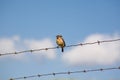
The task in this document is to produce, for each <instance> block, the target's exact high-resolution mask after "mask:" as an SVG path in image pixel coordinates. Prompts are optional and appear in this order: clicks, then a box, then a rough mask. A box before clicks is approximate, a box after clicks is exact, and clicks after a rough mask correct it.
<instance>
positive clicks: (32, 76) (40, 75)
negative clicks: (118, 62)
mask: <svg viewBox="0 0 120 80" xmlns="http://www.w3.org/2000/svg"><path fill="white" fill-rule="evenodd" d="M115 69H116V70H118V69H120V66H119V67H112V68H100V69H90V70H89V69H88V70H85V69H84V70H81V71H68V72H56V73H47V74H38V75H30V76H24V77H18V78H10V79H9V80H18V79H27V78H34V77H42V76H52V75H53V76H56V75H62V74H63V75H64V74H68V75H70V74H74V73H87V72H97V71H106V70H115Z"/></svg>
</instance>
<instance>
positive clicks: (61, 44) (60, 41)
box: [56, 35, 66, 52]
mask: <svg viewBox="0 0 120 80" xmlns="http://www.w3.org/2000/svg"><path fill="white" fill-rule="evenodd" d="M56 43H57V45H58V46H59V47H61V49H62V52H64V47H65V46H66V44H65V41H64V39H63V38H62V35H57V36H56Z"/></svg>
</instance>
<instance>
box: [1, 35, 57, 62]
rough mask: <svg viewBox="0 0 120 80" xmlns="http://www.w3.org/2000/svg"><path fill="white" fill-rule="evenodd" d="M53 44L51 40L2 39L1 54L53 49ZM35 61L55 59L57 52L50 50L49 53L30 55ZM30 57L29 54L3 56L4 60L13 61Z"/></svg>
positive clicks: (39, 52)
mask: <svg viewBox="0 0 120 80" xmlns="http://www.w3.org/2000/svg"><path fill="white" fill-rule="evenodd" d="M53 46H54V45H53V43H52V41H51V40H50V39H48V38H46V39H42V40H36V39H21V38H20V37H19V36H13V37H10V38H8V37H4V38H0V54H5V53H9V52H15V51H23V50H30V49H40V48H47V47H53ZM30 56H32V57H33V58H34V59H39V60H40V59H54V58H55V57H56V54H55V50H48V51H37V52H33V53H32V54H30ZM30 56H28V54H17V55H10V56H1V57H2V58H6V57H7V58H8V57H9V58H12V59H20V60H22V59H25V58H26V59H27V58H29V57H30Z"/></svg>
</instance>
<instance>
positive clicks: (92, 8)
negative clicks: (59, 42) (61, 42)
mask: <svg viewBox="0 0 120 80" xmlns="http://www.w3.org/2000/svg"><path fill="white" fill-rule="evenodd" d="M119 4H120V1H119V0H0V48H1V50H0V51H1V52H0V53H7V52H14V51H21V50H26V49H36V48H44V47H53V46H56V41H55V38H56V35H57V34H61V35H63V37H64V39H65V42H66V44H67V45H70V44H77V43H78V42H90V41H97V40H99V39H100V40H107V39H116V38H120V5H119ZM118 44H119V42H118V43H117V42H116V43H111V44H104V45H100V46H98V45H96V46H92V47H89V46H88V47H84V48H82V49H79V48H78V47H74V48H65V52H64V53H61V51H60V50H59V49H57V50H50V51H47V52H44V51H43V52H36V53H38V54H29V53H26V54H18V55H9V56H1V57H0V80H8V79H9V78H11V77H13V78H14V77H21V76H27V75H28V76H29V75H34V74H38V73H51V72H61V71H69V70H70V71H74V70H83V69H94V68H101V67H116V66H120V59H119V56H120V51H119V48H120V46H119V45H118ZM113 45H114V46H113ZM92 49H93V50H92ZM87 51H88V52H89V54H88V53H87ZM92 51H93V52H92ZM95 51H98V52H97V55H99V56H97V55H96V53H95ZM73 53H75V54H73ZM108 53H109V54H108ZM76 55H79V56H80V58H79V57H77V56H76ZM89 55H91V56H89ZM84 56H87V57H84ZM93 56H95V57H97V58H98V59H97V58H95V57H93ZM85 58H86V59H85ZM118 74H120V71H118V70H116V71H115V70H114V71H105V72H93V73H86V74H73V75H69V76H66V75H62V76H55V77H52V76H51V77H50V76H49V77H41V78H33V79H37V80H48V79H50V80H57V79H59V78H60V79H61V78H62V80H63V78H65V79H66V80H70V78H74V79H75V80H101V79H103V80H115V79H116V80H118V79H120V76H119V75H118ZM67 78H68V79H67ZM33 79H27V80H33Z"/></svg>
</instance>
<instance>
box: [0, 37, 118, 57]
mask: <svg viewBox="0 0 120 80" xmlns="http://www.w3.org/2000/svg"><path fill="white" fill-rule="evenodd" d="M115 41H120V39H114V40H104V41H96V42H90V43H79V44H75V45H68V46H65V47H74V46H84V45H92V44H98V45H99V44H101V43H107V42H115ZM58 48H59V47H58V46H57V47H49V48H41V49H33V50H24V51H19V52H12V53H5V54H0V56H5V55H11V54H21V53H27V52H31V53H32V52H35V51H42V50H49V49H58Z"/></svg>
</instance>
